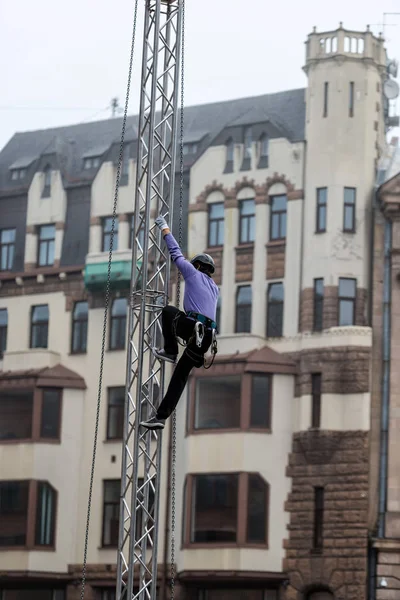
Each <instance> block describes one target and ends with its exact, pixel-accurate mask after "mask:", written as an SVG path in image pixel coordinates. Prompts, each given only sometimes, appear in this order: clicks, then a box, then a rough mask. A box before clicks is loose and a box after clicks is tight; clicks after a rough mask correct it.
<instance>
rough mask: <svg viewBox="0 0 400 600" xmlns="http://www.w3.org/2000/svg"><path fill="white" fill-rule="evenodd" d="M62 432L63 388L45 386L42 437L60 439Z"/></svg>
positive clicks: (41, 419) (41, 426)
mask: <svg viewBox="0 0 400 600" xmlns="http://www.w3.org/2000/svg"><path fill="white" fill-rule="evenodd" d="M60 434H61V390H60V389H57V388H54V389H52V388H43V395H42V411H41V418H40V437H41V438H42V439H46V440H50V439H51V440H59V439H60Z"/></svg>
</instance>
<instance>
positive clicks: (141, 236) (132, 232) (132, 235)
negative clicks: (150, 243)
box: [129, 214, 144, 250]
mask: <svg viewBox="0 0 400 600" xmlns="http://www.w3.org/2000/svg"><path fill="white" fill-rule="evenodd" d="M130 219H131V230H130V234H129V248H130V249H132V248H133V245H132V244H133V240H135V239H136V238H135V235H136V234H135V227H136V225H135V215H134V214H131V216H130ZM138 238H139V244H140V249H141V250H143V246H144V223H143V221H141V225H140V229H139V235H138Z"/></svg>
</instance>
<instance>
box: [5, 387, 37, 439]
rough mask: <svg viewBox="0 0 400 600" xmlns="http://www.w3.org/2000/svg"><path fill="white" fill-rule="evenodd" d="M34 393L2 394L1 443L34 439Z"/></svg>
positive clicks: (22, 391) (15, 391)
mask: <svg viewBox="0 0 400 600" xmlns="http://www.w3.org/2000/svg"><path fill="white" fill-rule="evenodd" d="M32 417H33V392H32V391H26V390H9V391H2V392H0V442H2V441H6V440H28V439H31V438H32Z"/></svg>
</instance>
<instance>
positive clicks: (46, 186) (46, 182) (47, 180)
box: [42, 165, 51, 198]
mask: <svg viewBox="0 0 400 600" xmlns="http://www.w3.org/2000/svg"><path fill="white" fill-rule="evenodd" d="M50 195H51V168H50V165H46V166H45V168H44V170H43V191H42V198H48V197H49V196H50Z"/></svg>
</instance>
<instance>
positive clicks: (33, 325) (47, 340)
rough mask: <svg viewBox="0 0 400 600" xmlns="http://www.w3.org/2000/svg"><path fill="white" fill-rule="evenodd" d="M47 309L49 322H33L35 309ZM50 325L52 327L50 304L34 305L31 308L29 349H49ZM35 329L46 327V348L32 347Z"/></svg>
mask: <svg viewBox="0 0 400 600" xmlns="http://www.w3.org/2000/svg"><path fill="white" fill-rule="evenodd" d="M44 306H46V307H47V313H48V318H47V321H38V322H36V323H34V322H33V313H34V311H35V308H41V307H44ZM49 325H50V309H49V305H48V304H34V305H33V306H31V318H30V339H29V349H37V348H41V349H48V347H49ZM34 327H46V345H45V346H32V340H33V329H34Z"/></svg>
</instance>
